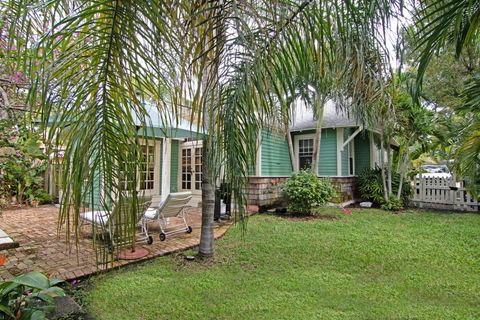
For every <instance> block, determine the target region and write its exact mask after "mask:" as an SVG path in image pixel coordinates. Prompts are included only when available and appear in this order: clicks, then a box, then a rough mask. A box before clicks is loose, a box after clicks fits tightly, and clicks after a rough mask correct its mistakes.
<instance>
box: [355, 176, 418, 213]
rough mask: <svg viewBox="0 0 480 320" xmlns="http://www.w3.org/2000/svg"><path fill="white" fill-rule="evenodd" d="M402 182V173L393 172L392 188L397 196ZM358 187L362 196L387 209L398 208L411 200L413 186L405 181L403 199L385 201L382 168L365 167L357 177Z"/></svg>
mask: <svg viewBox="0 0 480 320" xmlns="http://www.w3.org/2000/svg"><path fill="white" fill-rule="evenodd" d="M399 184H400V175H399V174H392V190H393V194H394V197H395V198H396V195H397V192H398V186H399ZM357 188H358V191H359V193H360V196H361V197H362V199H363V200H365V201H371V202H373V203H375V204H376V205H377V206H383V207H384V208H385V209H389V208H390V210H398V209H400V208H401V207H402V206H405V205H407V204H408V202H409V201H410V195H411V192H412V191H411V189H412V188H411V187H410V185H409V184H408V182H407V181H404V182H403V187H402V195H401V201H398V200H397V199H395V200H393V199H390V201H389V203H385V198H384V195H383V183H382V170H381V169H380V168H378V167H377V168H375V169H365V170H363V171H362V173H360V175H359V176H358V177H357Z"/></svg>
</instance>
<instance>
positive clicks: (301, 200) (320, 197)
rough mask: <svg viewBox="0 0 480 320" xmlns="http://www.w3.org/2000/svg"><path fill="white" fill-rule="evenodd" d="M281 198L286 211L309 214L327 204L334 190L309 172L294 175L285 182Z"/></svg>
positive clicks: (328, 183)
mask: <svg viewBox="0 0 480 320" xmlns="http://www.w3.org/2000/svg"><path fill="white" fill-rule="evenodd" d="M283 196H284V198H285V199H286V200H287V203H288V210H289V211H291V212H296V213H304V214H305V213H306V214H310V213H311V210H312V208H313V207H316V206H320V205H323V204H325V203H326V202H328V201H329V200H330V199H331V198H332V197H333V196H335V189H334V188H333V185H332V183H331V182H330V180H328V179H319V178H318V177H317V176H316V175H315V174H313V173H312V172H311V171H303V170H302V171H300V172H298V173H294V174H293V175H292V176H291V177H290V178H288V179H287V181H285V185H284V187H283Z"/></svg>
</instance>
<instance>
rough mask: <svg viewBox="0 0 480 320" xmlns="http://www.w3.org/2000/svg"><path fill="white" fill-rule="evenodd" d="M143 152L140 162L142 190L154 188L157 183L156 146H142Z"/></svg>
mask: <svg viewBox="0 0 480 320" xmlns="http://www.w3.org/2000/svg"><path fill="white" fill-rule="evenodd" d="M140 150H141V152H142V154H143V159H142V163H140V190H152V189H153V188H154V185H155V146H154V145H153V146H150V145H143V146H141V147H140Z"/></svg>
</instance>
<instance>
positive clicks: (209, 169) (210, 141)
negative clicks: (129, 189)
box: [198, 0, 224, 258]
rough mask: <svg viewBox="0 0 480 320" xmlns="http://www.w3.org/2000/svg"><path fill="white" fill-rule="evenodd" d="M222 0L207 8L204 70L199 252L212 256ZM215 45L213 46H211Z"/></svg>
mask: <svg viewBox="0 0 480 320" xmlns="http://www.w3.org/2000/svg"><path fill="white" fill-rule="evenodd" d="M222 2H223V1H222V0H217V1H215V5H217V9H215V10H207V14H208V15H210V18H212V17H217V18H215V19H214V22H213V25H212V26H211V27H212V31H210V32H211V33H209V35H208V36H207V37H206V38H205V39H206V40H207V41H206V42H205V48H204V49H205V52H206V53H207V54H205V56H204V57H203V59H206V67H205V69H204V71H203V73H202V74H201V81H202V87H203V88H202V95H203V96H202V99H201V100H202V101H203V102H202V104H203V108H202V109H203V127H204V129H205V132H206V133H207V134H208V136H207V137H205V138H204V139H203V150H202V151H203V153H202V226H201V231H200V244H199V249H198V255H199V257H200V258H209V257H212V256H213V254H214V252H215V247H214V241H215V237H214V232H213V224H214V211H215V188H216V178H217V175H216V172H217V171H216V170H215V169H216V147H217V146H216V144H215V139H214V137H215V134H216V132H215V124H214V123H212V121H215V119H216V115H215V112H218V111H215V110H216V109H215V106H216V105H217V104H218V90H217V89H218V88H217V87H216V86H213V85H212V84H215V83H217V80H218V67H219V65H218V61H219V60H218V59H216V57H218V55H219V51H220V50H221V45H220V44H219V41H221V40H219V39H221V38H223V37H222V35H221V34H219V32H222V30H224V28H223V27H222V26H221V21H220V19H221V16H220V15H218V14H217V10H221V9H220V7H221V4H222ZM210 46H212V48H213V50H209V49H210ZM212 54H213V56H211V55H212Z"/></svg>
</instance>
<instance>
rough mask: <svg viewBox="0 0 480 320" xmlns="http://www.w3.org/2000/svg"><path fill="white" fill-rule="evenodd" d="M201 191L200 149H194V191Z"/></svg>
mask: <svg viewBox="0 0 480 320" xmlns="http://www.w3.org/2000/svg"><path fill="white" fill-rule="evenodd" d="M201 189H202V148H195V190H201Z"/></svg>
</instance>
